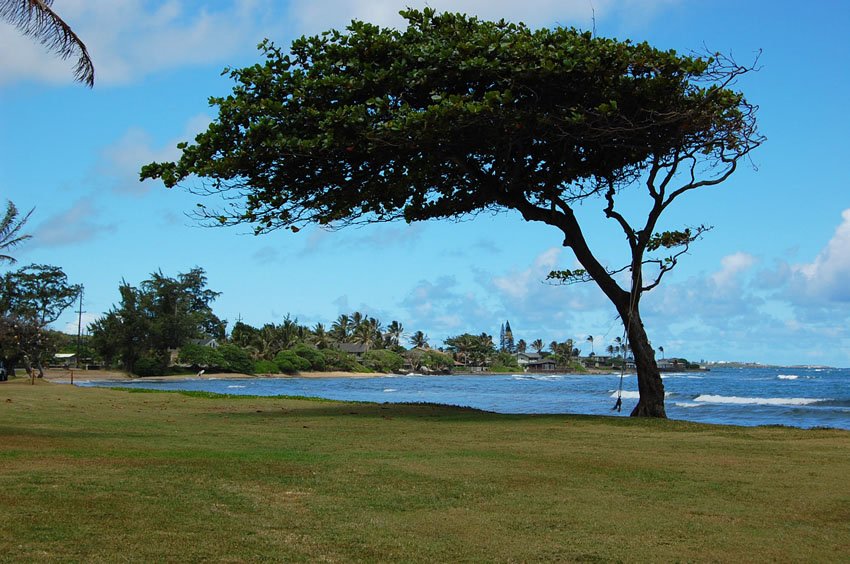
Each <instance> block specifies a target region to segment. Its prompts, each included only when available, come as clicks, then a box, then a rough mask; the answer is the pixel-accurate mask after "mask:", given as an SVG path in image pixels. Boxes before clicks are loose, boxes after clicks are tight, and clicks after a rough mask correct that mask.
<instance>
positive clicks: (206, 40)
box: [0, 0, 270, 86]
mask: <svg viewBox="0 0 850 564" xmlns="http://www.w3.org/2000/svg"><path fill="white" fill-rule="evenodd" d="M199 4H201V5H200V6H199ZM221 4H222V3H217V4H216V5H215V6H216V8H210V7H209V6H211V5H212V3H211V2H206V3H199V2H188V1H185V0H168V1H151V0H65V1H63V2H61V3H58V4H57V5H55V6H54V9H55V10H56V11H57V13H59V15H60V16H61V17H62V18H63V19H64V20H65V21H66V22H67V23H68V24H69V25H71V27H72V28H73V29H74V31H75V32H76V33H77V35H78V36H79V37H80V38H81V39H82V40H83V42H84V43H85V44H86V47H87V48H88V51H89V54H90V55H91V57H92V60H93V61H94V65H95V73H96V84H97V85H99V86H102V85H107V84H124V83H129V82H134V81H137V80H139V79H140V78H142V77H144V76H145V75H148V74H150V73H153V72H156V71H160V70H164V69H173V68H179V67H181V66H184V65H190V64H209V63H217V62H226V59H228V58H230V57H232V56H233V55H234V54H235V53H239V52H246V51H252V50H253V49H254V47H255V46H256V44H257V43H258V42H259V40H260V39H262V38H263V37H264V36H265V35H267V33H264V32H265V31H267V29H268V25H269V20H270V18H268V17H267V16H268V10H267V9H266V6H267V5H269V3H268V2H267V1H266V0H233V1H230V2H225V3H224V6H223V7H220V6H221ZM0 25H2V26H3V27H2V33H0V53H14V54H15V56H14V57H2V58H0V84H3V83H12V82H15V81H19V80H27V79H29V80H37V81H42V82H49V83H54V84H57V83H70V82H71V81H72V79H73V61H62V60H59V59H58V58H57V57H56V56H55V55H53V54H52V53H50V52H48V51H47V50H46V49H45V48H44V47H43V46H42V45H41V44H39V43H38V42H37V41H34V40H33V39H32V38H28V37H23V36H22V35H21V34H20V33H19V32H17V30H15V29H14V28H13V27H12V26H9V25H8V24H5V23H4V24H0Z"/></svg>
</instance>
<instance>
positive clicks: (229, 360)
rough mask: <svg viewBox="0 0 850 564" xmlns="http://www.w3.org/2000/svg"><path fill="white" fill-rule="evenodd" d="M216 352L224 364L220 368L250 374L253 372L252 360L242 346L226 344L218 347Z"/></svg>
mask: <svg viewBox="0 0 850 564" xmlns="http://www.w3.org/2000/svg"><path fill="white" fill-rule="evenodd" d="M218 353H219V355H220V356H221V357H222V359H223V360H224V362H225V364H226V366H223V367H222V368H225V369H227V370H230V371H231V372H239V373H242V374H251V373H252V372H254V361H253V360H252V359H251V355H249V354H248V352H247V351H246V350H245V349H243V348H242V347H240V346H238V345H233V344H226V345H222V346H220V347H219V348H218Z"/></svg>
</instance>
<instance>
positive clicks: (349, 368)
mask: <svg viewBox="0 0 850 564" xmlns="http://www.w3.org/2000/svg"><path fill="white" fill-rule="evenodd" d="M319 352H320V353H321V354H322V357H323V358H324V360H325V370H338V371H340V372H358V370H357V367H358V366H360V365H359V364H358V363H357V359H355V358H354V356H353V355H351V354H348V353H347V352H343V351H338V350H336V349H322V350H321V351H319ZM361 368H362V367H361ZM360 372H362V370H360Z"/></svg>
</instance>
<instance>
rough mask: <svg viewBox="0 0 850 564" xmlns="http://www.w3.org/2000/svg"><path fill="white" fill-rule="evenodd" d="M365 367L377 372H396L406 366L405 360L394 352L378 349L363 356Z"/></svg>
mask: <svg viewBox="0 0 850 564" xmlns="http://www.w3.org/2000/svg"><path fill="white" fill-rule="evenodd" d="M363 365H364V366H365V367H367V368H371V369H372V370H375V371H377V372H396V371H398V370H400V369H401V367H402V366H404V358H402V356H401V355H400V354H397V353H394V352H392V351H388V350H382V349H378V350H374V351H367V352H366V353H365V354H364V355H363Z"/></svg>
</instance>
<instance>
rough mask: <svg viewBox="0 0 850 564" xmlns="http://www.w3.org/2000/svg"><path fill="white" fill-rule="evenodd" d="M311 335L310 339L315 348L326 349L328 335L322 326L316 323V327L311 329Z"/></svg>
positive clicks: (329, 342)
mask: <svg viewBox="0 0 850 564" xmlns="http://www.w3.org/2000/svg"><path fill="white" fill-rule="evenodd" d="M312 333H313V335H312V337H311V341H312V342H313V344H314V345H316V348H319V349H326V348H328V347H329V346H330V344H331V339H330V334H329V333H328V332H327V330H326V329H325V326H324V324H322V323H316V325H315V326H314V327H313V331H312Z"/></svg>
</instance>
